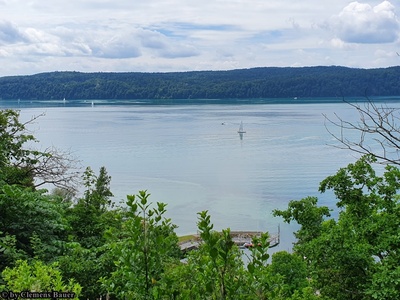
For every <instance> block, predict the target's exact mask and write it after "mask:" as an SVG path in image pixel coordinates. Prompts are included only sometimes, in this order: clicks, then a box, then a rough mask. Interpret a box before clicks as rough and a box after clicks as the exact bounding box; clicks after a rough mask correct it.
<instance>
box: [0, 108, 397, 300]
mask: <svg viewBox="0 0 400 300" xmlns="http://www.w3.org/2000/svg"><path fill="white" fill-rule="evenodd" d="M350 105H353V106H354V108H355V109H357V110H358V112H359V113H360V115H361V120H362V122H361V123H360V122H358V123H354V124H351V123H346V122H343V120H340V119H339V121H342V122H338V123H336V122H335V120H328V121H330V122H329V124H331V125H334V127H333V128H331V129H330V131H329V132H330V133H331V134H332V135H333V136H335V135H334V128H336V124H339V128H338V129H339V130H340V132H341V133H343V132H345V131H346V130H347V129H350V130H358V131H360V132H361V133H363V134H364V135H362V140H361V141H358V142H357V141H354V142H352V141H349V140H346V139H344V138H343V135H338V136H337V139H338V141H339V142H340V144H341V145H342V146H344V147H345V148H346V149H351V150H354V151H356V152H358V153H360V154H363V155H362V156H361V157H360V158H359V159H358V160H357V161H355V162H354V163H351V164H349V165H348V166H346V167H343V168H340V169H339V170H338V171H337V172H336V174H333V175H331V176H329V177H327V178H325V179H324V180H322V182H321V184H320V188H319V190H320V191H321V192H325V191H327V190H332V191H333V192H334V195H335V197H336V199H332V202H334V201H336V206H337V209H338V216H337V217H336V218H333V217H331V215H330V214H331V210H330V209H329V208H328V207H326V206H320V205H319V204H318V199H317V198H316V197H306V198H303V199H300V200H293V201H290V202H289V204H288V207H287V209H285V210H275V211H274V215H275V216H280V217H282V218H283V219H284V221H285V222H297V223H298V224H299V225H300V229H299V230H298V231H297V232H295V236H296V242H295V244H294V247H293V252H292V253H289V252H286V251H281V252H277V253H274V254H273V255H272V256H271V257H270V255H269V254H268V250H269V242H268V241H269V235H268V233H267V232H265V233H262V234H261V235H260V236H258V237H254V239H253V241H252V243H253V245H254V247H252V248H250V254H249V257H248V262H247V263H246V264H245V263H244V262H243V259H242V252H241V251H240V249H239V248H238V247H237V246H236V245H235V244H234V242H233V241H232V237H231V235H230V230H229V229H225V230H222V232H217V231H215V230H214V229H213V224H212V219H211V216H210V215H209V214H208V212H207V211H202V212H199V213H198V220H197V227H198V231H199V233H200V237H201V240H202V243H201V245H200V247H199V249H198V250H194V251H191V252H189V253H188V254H186V257H185V258H186V260H185V261H182V260H181V259H182V258H183V253H182V252H181V250H180V248H179V238H178V237H177V235H176V233H175V228H176V226H175V225H174V224H173V220H171V219H169V218H166V217H165V213H166V210H167V205H166V204H165V203H161V202H153V200H152V199H151V197H150V194H149V192H148V191H139V192H138V193H136V194H133V195H128V196H127V198H126V203H125V204H126V206H125V207H118V206H115V205H114V203H113V202H112V201H111V199H112V198H111V197H112V192H111V190H110V182H111V177H110V176H109V175H108V173H107V170H106V168H105V167H102V168H100V170H99V172H98V174H97V173H96V172H94V171H93V170H92V169H91V168H90V167H87V168H86V169H85V171H84V172H83V173H81V174H80V175H81V176H77V173H76V172H75V171H76V170H75V169H74V164H73V162H74V160H73V159H68V158H67V161H66V162H65V161H63V159H62V157H65V156H64V155H59V152H58V150H56V149H50V150H49V151H48V150H46V151H38V150H35V149H32V148H28V147H27V146H26V145H28V144H32V143H31V142H32V141H35V137H34V136H33V135H32V134H31V133H30V132H29V130H28V128H27V126H28V125H29V124H30V121H28V122H27V123H21V122H20V121H19V112H18V111H14V110H1V111H0V291H1V294H0V298H15V295H20V296H21V297H25V296H26V297H28V298H29V295H30V297H40V298H46V299H51V298H54V297H55V296H54V294H53V293H58V294H57V297H56V298H60V297H61V298H60V299H63V298H65V299H72V298H73V299H99V298H102V299H132V300H133V299H134V300H136V299H138V300H153V299H154V300H155V299H158V300H161V299H162V300H173V299H175V300H176V299H181V300H186V299H199V300H200V299H205V300H208V299H221V300H223V299H231V300H242V299H243V300H250V299H251V300H254V299H259V300H264V299H271V300H283V299H289V300H334V299H354V300H365V299H367V300H373V299H400V281H399V278H400V266H399V263H398V262H399V261H400V251H399V249H400V238H399V228H400V197H399V193H398V191H399V190H400V169H399V168H398V165H400V160H399V159H398V157H397V158H396V156H393V153H394V154H396V153H397V152H396V151H391V150H399V149H400V148H399V147H400V146H399V145H400V143H397V142H398V141H399V140H400V134H399V129H398V126H395V125H396V123H397V121H398V117H397V115H398V114H397V112H398V111H397V110H394V109H393V108H388V107H382V108H379V107H377V106H375V105H374V104H373V103H369V104H367V105H363V106H358V105H357V104H350ZM375 117H376V118H375ZM374 134H376V135H378V136H380V138H381V140H380V141H381V146H382V148H383V150H384V151H383V152H382V154H381V153H377V152H376V153H372V152H370V151H371V150H370V149H371V148H369V147H368V146H367V145H365V144H364V143H365V142H366V141H367V140H368V139H365V135H374ZM386 142H389V143H386ZM327 159H328V158H327ZM376 163H384V164H386V167H385V169H384V170H383V171H382V168H380V172H377V171H375V168H374V166H376ZM306 171H307V170H305V172H306ZM78 178H80V182H77V181H76V179H78ZM42 183H52V184H54V185H55V186H56V187H57V188H56V189H54V190H53V191H52V192H48V191H46V190H43V189H41V186H42ZM77 184H82V185H83V187H84V192H83V195H77V194H76V193H75V191H76V186H77ZM188 197H190V195H188ZM227 209H228V208H227ZM29 293H31V294H29ZM40 293H42V294H40ZM28 294H29V295H28ZM39 294H40V295H39ZM35 295H36V296H35ZM59 295H61V296H59ZM26 297H25V298H26Z"/></svg>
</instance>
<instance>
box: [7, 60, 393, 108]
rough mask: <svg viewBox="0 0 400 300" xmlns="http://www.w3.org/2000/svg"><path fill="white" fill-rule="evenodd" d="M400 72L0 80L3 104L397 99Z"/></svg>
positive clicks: (256, 71)
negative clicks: (325, 98)
mask: <svg viewBox="0 0 400 300" xmlns="http://www.w3.org/2000/svg"><path fill="white" fill-rule="evenodd" d="M399 80H400V67H390V68H378V69H355V68H347V67H338V66H327V67H322V66H321V67H301V68H291V67H286V68H277V67H265V68H252V69H238V70H229V71H191V72H173V73H172V72H170V73H140V72H128V73H101V72H99V73H81V72H50V73H41V74H36V75H29V76H8V77H1V78H0V98H1V99H3V100H16V99H21V100H34V99H40V100H61V99H64V98H66V99H68V100H76V99H85V100H86V99H160V100H162V99H245V98H295V97H298V98H301V97H355V96H361V97H363V96H398V95H400V84H399V83H400V82H399Z"/></svg>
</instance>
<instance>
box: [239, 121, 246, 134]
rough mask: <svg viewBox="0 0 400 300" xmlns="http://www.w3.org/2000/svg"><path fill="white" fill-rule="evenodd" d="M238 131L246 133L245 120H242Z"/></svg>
mask: <svg viewBox="0 0 400 300" xmlns="http://www.w3.org/2000/svg"><path fill="white" fill-rule="evenodd" d="M238 133H246V131H244V129H243V121H242V122H240V126H239V130H238Z"/></svg>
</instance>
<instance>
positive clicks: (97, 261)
mask: <svg viewBox="0 0 400 300" xmlns="http://www.w3.org/2000/svg"><path fill="white" fill-rule="evenodd" d="M83 179H84V180H83V181H84V186H85V188H86V190H85V191H84V195H83V197H82V198H80V199H78V201H77V203H76V204H75V205H73V206H72V207H70V208H68V210H67V215H68V221H69V225H70V231H69V233H70V236H69V242H68V243H66V245H65V247H64V249H63V250H64V251H63V255H62V256H60V257H59V258H58V262H59V266H60V269H61V270H62V273H63V275H64V276H65V277H66V278H75V279H76V280H77V281H78V282H79V284H80V285H81V286H82V288H83V289H82V296H83V297H84V298H89V299H95V298H99V297H100V296H101V295H105V294H106V290H105V289H104V288H102V285H101V283H100V282H99V279H100V278H101V277H103V276H106V275H107V274H109V273H110V272H111V271H113V270H114V269H115V267H114V265H113V263H112V257H111V256H110V255H109V253H108V252H109V251H108V250H109V249H108V248H107V245H106V239H105V237H104V234H105V232H106V231H107V230H108V229H109V228H111V227H112V228H115V229H118V230H121V224H122V212H121V211H120V210H119V209H112V202H111V198H110V197H112V195H113V194H112V192H111V190H110V182H111V177H110V176H109V175H108V174H107V170H106V168H105V167H101V168H100V171H99V175H96V174H95V173H94V172H93V171H92V169H91V168H89V167H88V168H86V171H85V172H84V174H83Z"/></svg>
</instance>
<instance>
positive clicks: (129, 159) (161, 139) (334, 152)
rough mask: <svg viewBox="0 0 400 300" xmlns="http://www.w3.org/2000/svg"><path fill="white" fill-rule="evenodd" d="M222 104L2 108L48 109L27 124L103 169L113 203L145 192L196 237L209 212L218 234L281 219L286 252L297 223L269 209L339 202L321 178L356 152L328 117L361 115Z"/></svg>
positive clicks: (338, 106)
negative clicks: (344, 146) (311, 199)
mask: <svg viewBox="0 0 400 300" xmlns="http://www.w3.org/2000/svg"><path fill="white" fill-rule="evenodd" d="M382 101H388V102H390V103H398V102H397V101H398V99H397V98H394V99H391V98H390V99H383V100H382ZM222 103H223V101H210V100H208V101H204V102H201V101H193V102H190V103H189V102H179V101H176V102H173V103H170V104H169V105H160V104H157V103H156V104H154V103H151V102H138V101H105V100H103V101H100V100H97V101H93V105H92V104H91V101H66V102H63V101H19V102H17V101H13V102H9V101H4V100H3V101H0V107H1V108H18V109H20V110H21V118H22V120H28V119H29V118H31V117H32V116H35V115H39V114H41V113H43V112H45V116H43V117H40V118H39V119H38V120H37V121H36V122H35V124H34V125H32V126H31V127H30V129H32V130H33V131H34V134H35V136H36V137H37V138H38V139H39V140H40V142H41V143H40V149H42V150H43V149H45V148H46V147H48V146H55V147H57V148H60V149H64V150H70V151H71V152H72V153H73V154H74V155H75V156H76V157H78V159H79V160H81V163H82V165H83V166H84V167H86V166H90V167H91V168H92V169H93V170H95V171H96V173H97V172H98V170H99V168H100V167H101V166H105V167H106V168H107V171H108V173H109V175H111V176H112V182H111V189H112V191H113V193H114V195H115V198H114V200H115V201H116V202H120V201H122V200H125V196H126V195H127V194H136V193H137V192H138V191H139V190H148V192H150V193H151V197H150V200H152V201H153V202H165V203H167V204H168V206H167V210H168V213H167V216H168V217H170V218H172V221H173V223H174V224H176V225H178V226H179V227H178V228H177V230H176V232H177V233H178V234H179V235H183V234H190V233H195V232H196V222H197V212H200V211H202V210H208V211H209V213H210V215H211V220H212V222H213V223H214V228H215V229H218V230H219V229H223V228H227V227H229V228H231V230H246V231H270V232H271V233H274V232H276V231H277V228H278V225H279V224H280V227H281V245H280V246H279V247H278V248H277V249H278V250H279V249H281V250H289V249H290V248H291V243H292V242H293V240H294V238H293V235H292V232H293V231H294V230H295V228H296V227H295V225H291V226H289V225H285V224H284V223H283V221H282V219H280V218H274V217H272V215H271V213H272V210H273V209H284V208H286V207H287V204H288V202H289V201H290V200H299V199H301V198H304V197H306V196H317V197H319V199H320V204H322V205H327V206H329V207H334V205H335V199H334V197H333V195H332V193H330V192H328V193H326V194H320V193H319V192H318V185H319V182H320V181H321V180H322V179H324V178H325V177H326V176H328V175H332V174H334V173H335V172H336V171H337V170H338V169H339V168H340V167H344V166H346V165H347V164H348V163H350V162H354V161H355V154H354V153H352V152H348V151H345V150H340V149H337V148H335V147H332V146H330V145H329V144H332V143H333V142H334V141H333V139H332V137H331V136H330V135H329V133H328V132H327V130H326V128H325V125H324V123H325V122H324V121H325V119H324V114H327V115H328V116H330V117H333V116H334V113H337V114H338V115H340V116H341V117H342V118H344V119H346V120H350V121H355V120H357V118H358V114H357V112H356V111H355V110H354V109H353V108H351V107H350V106H349V105H348V104H345V103H343V102H342V101H340V100H337V99H336V100H334V101H327V100H325V99H308V100H307V101H300V100H297V101H294V100H290V99H289V100H286V101H279V100H276V99H275V100H271V101H264V102H263V101H260V100H257V102H256V103H254V101H253V102H252V101H250V100H249V101H241V102H238V101H234V102H232V103H230V102H229V104H222ZM396 105H397V104H396ZM241 122H243V125H244V130H245V131H246V133H244V134H243V137H242V138H241V137H240V135H239V134H238V129H239V125H240V123H241ZM337 132H339V131H338V130H337Z"/></svg>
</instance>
